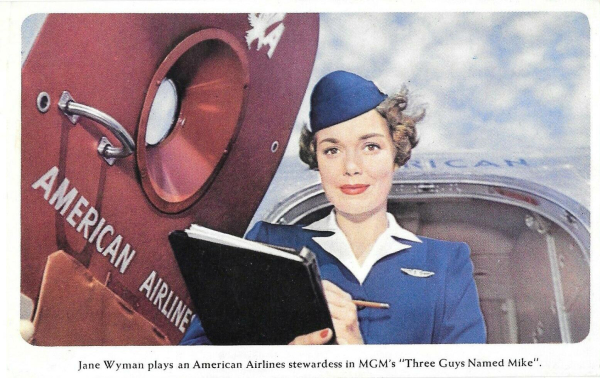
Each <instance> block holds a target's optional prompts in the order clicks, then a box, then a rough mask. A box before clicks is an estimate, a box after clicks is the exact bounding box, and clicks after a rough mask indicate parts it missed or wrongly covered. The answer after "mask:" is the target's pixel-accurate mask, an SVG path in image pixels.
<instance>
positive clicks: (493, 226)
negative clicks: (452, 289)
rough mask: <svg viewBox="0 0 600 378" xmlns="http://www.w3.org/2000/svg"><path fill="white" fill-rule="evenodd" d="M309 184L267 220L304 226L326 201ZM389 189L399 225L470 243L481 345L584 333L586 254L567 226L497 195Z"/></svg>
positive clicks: (572, 338) (567, 338)
mask: <svg viewBox="0 0 600 378" xmlns="http://www.w3.org/2000/svg"><path fill="white" fill-rule="evenodd" d="M311 189H312V190H311ZM315 189H316V188H314V187H313V188H309V190H307V191H305V193H304V195H301V194H300V195H296V196H294V197H293V198H291V199H289V200H288V201H284V202H283V203H281V204H280V206H279V211H278V210H277V209H276V210H275V211H273V212H272V213H271V215H270V216H269V218H270V219H267V221H270V222H279V223H286V224H310V223H311V222H313V221H315V220H317V219H319V218H322V217H324V216H325V215H327V214H328V213H329V211H331V206H330V205H329V204H328V203H327V200H326V198H325V196H324V194H323V193H322V190H315ZM488 189H489V188H488ZM319 192H320V193H319ZM394 192H396V193H398V188H397V187H395V189H393V190H392V195H391V197H390V201H389V204H388V211H389V212H390V213H392V214H394V216H395V217H396V219H397V221H398V223H399V224H400V225H401V226H402V227H404V228H406V229H408V230H410V231H411V232H414V233H415V234H417V235H423V236H427V237H432V238H438V239H444V240H452V241H464V242H466V243H468V244H469V246H470V247H471V259H472V261H473V264H474V267H475V280H476V283H477V289H478V292H479V297H480V302H481V307H482V311H483V314H484V318H485V322H486V327H487V334H488V343H502V344H504V343H561V342H579V341H581V340H583V339H584V338H585V337H586V336H587V335H588V332H589V323H590V269H589V255H588V252H587V251H586V246H585V244H586V242H585V241H583V243H582V241H581V240H576V237H574V235H575V236H576V234H575V233H574V232H573V230H569V229H568V227H564V225H562V224H559V223H560V222H554V221H550V220H548V219H547V218H546V217H543V216H540V215H538V213H536V212H533V211H531V210H530V209H528V208H525V207H521V206H519V205H517V204H511V203H507V202H508V201H505V200H503V201H493V200H487V199H481V198H464V197H462V198H461V197H452V196H444V197H437V198H436V196H434V195H431V193H429V194H428V195H427V196H425V197H426V198H419V196H418V195H414V196H413V198H406V196H402V198H399V197H398V196H396V198H394V197H395V196H394ZM463 194H464V193H463ZM301 197H302V198H301ZM531 198H534V197H531ZM536 201H537V199H536ZM554 210H555V211H556V212H559V211H562V213H563V214H564V213H565V212H564V210H562V209H559V208H556V209H554ZM573 227H574V228H577V227H578V226H577V225H576V224H574V225H573ZM581 229H584V227H579V230H580V231H581ZM584 234H585V232H584ZM584 238H585V237H584ZM587 240H588V241H587V243H589V233H587ZM588 246H589V244H588Z"/></svg>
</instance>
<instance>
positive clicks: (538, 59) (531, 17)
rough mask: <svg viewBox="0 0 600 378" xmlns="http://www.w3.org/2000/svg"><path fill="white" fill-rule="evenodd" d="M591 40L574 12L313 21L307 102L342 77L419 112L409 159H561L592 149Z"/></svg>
mask: <svg viewBox="0 0 600 378" xmlns="http://www.w3.org/2000/svg"><path fill="white" fill-rule="evenodd" d="M589 41H590V39H589V24H588V20H587V17H586V16H585V15H584V14H581V13H574V12H556V13H550V12H544V13H520V12H514V13H439V14H438V13H400V14H394V13H381V14H378V13H371V14H364V13H354V14H339V13H338V14H335V13H332V14H321V29H320V36H319V48H318V52H317V58H316V62H315V67H314V71H313V76H312V78H311V82H310V84H309V90H308V94H307V97H308V95H310V92H311V90H312V87H313V86H314V85H315V84H316V82H317V81H318V79H319V78H320V77H322V76H323V75H325V74H327V73H328V72H331V71H334V70H338V69H341V70H347V71H351V72H355V73H357V74H359V75H361V76H364V77H365V78H369V79H371V80H374V81H375V82H376V83H377V84H378V85H379V86H380V87H381V89H382V90H383V91H385V92H387V93H392V92H394V91H396V90H398V89H399V88H400V87H401V86H402V84H406V85H407V86H408V88H409V90H410V91H411V93H412V105H413V106H418V105H424V106H425V107H426V109H427V116H426V118H425V120H424V121H423V122H422V124H421V125H420V127H419V133H420V137H421V143H420V144H419V146H418V147H417V150H415V153H429V152H445V151H452V152H457V151H478V152H484V153H508V152H523V151H524V150H527V151H529V152H530V153H535V154H544V155H546V154H548V155H552V154H562V153H565V152H566V153H568V151H569V150H571V149H576V148H581V147H589V144H590V132H589V131H590V65H589V51H590V50H589ZM306 100H307V98H305V101H304V103H303V106H302V109H301V111H300V114H299V116H298V122H297V125H296V126H299V125H300V124H303V123H304V122H306V121H307V120H308V106H307V105H308V104H307V101H306ZM409 110H410V108H409ZM296 131H297V130H296ZM295 140H296V139H292V141H291V143H290V148H289V149H288V153H291V154H296V151H297V148H296V142H295Z"/></svg>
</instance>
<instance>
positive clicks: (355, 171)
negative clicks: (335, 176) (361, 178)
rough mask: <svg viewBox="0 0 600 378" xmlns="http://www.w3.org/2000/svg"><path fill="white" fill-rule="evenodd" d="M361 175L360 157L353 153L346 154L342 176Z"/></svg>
mask: <svg viewBox="0 0 600 378" xmlns="http://www.w3.org/2000/svg"><path fill="white" fill-rule="evenodd" d="M361 173H362V169H361V162H360V157H359V156H357V155H356V154H355V153H354V152H348V153H347V154H346V159H345V161H344V175H346V176H354V175H359V174H361Z"/></svg>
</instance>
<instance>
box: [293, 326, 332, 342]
mask: <svg viewBox="0 0 600 378" xmlns="http://www.w3.org/2000/svg"><path fill="white" fill-rule="evenodd" d="M331 336H333V332H331V330H330V329H329V328H325V329H322V330H320V331H315V332H312V333H309V334H306V335H302V336H298V337H296V338H295V339H294V340H293V341H292V342H291V343H290V344H289V345H323V344H327V343H328V342H329V340H331Z"/></svg>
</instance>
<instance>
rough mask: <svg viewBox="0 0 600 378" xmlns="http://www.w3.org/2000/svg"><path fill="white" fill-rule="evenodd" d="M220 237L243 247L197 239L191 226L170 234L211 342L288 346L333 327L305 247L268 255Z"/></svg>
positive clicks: (253, 246)
mask: <svg viewBox="0 0 600 378" xmlns="http://www.w3.org/2000/svg"><path fill="white" fill-rule="evenodd" d="M193 227H197V226H192V228H193ZM209 231H211V232H213V233H217V232H216V231H212V230H209ZM217 234H218V233H217ZM190 235H193V237H192V236H190ZM222 235H223V236H224V237H225V238H226V239H231V238H235V239H239V240H240V241H242V242H243V244H244V247H239V246H231V245H228V244H226V243H222V242H220V241H219V236H218V235H217V237H216V238H213V240H204V239H199V238H197V236H196V235H194V233H193V232H190V230H189V229H188V230H187V232H186V231H173V232H172V233H171V234H170V235H169V242H170V243H171V247H172V248H173V252H174V253H175V258H176V259H177V263H178V264H179V269H180V270H181V274H182V275H183V278H184V280H185V283H186V285H187V288H188V291H189V293H190V295H191V297H192V301H193V303H194V307H195V308H196V315H197V316H198V317H199V319H200V321H201V323H202V326H203V328H204V330H205V332H206V335H207V337H208V339H209V340H210V341H211V343H213V344H216V345H261V344H271V345H276V344H288V343H290V342H291V341H292V340H293V339H294V338H295V337H297V336H299V335H304V334H308V333H310V332H314V331H318V330H321V329H324V328H330V329H331V330H332V331H333V323H332V320H331V315H330V313H329V308H328V306H327V302H326V300H325V296H324V294H323V288H322V285H321V279H320V274H319V269H318V266H317V262H316V258H315V255H314V254H313V253H312V252H311V251H310V250H309V249H308V248H303V249H302V250H301V251H293V252H291V251H289V250H288V249H285V251H282V250H280V249H276V248H273V247H270V246H269V247H267V248H270V250H271V253H274V254H271V253H265V252H261V251H257V250H256V249H257V247H258V249H261V250H262V249H263V248H262V247H260V246H264V245H261V244H260V243H256V242H251V241H247V240H244V239H240V238H236V237H234V236H231V235H226V234H222ZM273 251H277V252H273ZM334 342H335V334H334V336H333V337H332V339H331V341H330V343H334Z"/></svg>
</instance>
